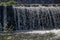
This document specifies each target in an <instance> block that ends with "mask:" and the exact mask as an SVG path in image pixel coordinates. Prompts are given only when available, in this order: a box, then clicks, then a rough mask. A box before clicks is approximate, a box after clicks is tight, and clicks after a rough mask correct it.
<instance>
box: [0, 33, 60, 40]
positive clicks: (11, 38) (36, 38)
mask: <svg viewBox="0 0 60 40" xmlns="http://www.w3.org/2000/svg"><path fill="white" fill-rule="evenodd" d="M55 36H56V35H55V34H54V33H48V34H24V33H17V34H11V35H0V40H60V37H57V38H56V37H55ZM2 37H3V39H2Z"/></svg>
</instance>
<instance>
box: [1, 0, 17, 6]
mask: <svg viewBox="0 0 60 40" xmlns="http://www.w3.org/2000/svg"><path fill="white" fill-rule="evenodd" d="M0 5H18V3H17V2H15V1H14V0H9V1H8V2H0Z"/></svg>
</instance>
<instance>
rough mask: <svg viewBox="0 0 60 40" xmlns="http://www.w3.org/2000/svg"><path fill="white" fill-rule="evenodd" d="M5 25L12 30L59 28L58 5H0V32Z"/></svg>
mask: <svg viewBox="0 0 60 40" xmlns="http://www.w3.org/2000/svg"><path fill="white" fill-rule="evenodd" d="M5 26H6V28H7V30H9V29H10V28H13V27H14V28H13V30H14V31H21V30H22V31H23V30H27V31H28V30H51V29H60V7H53V6H52V7H51V6H50V7H45V6H38V7H21V6H20V7H16V6H13V7H12V6H0V32H1V31H3V30H4V29H3V27H5ZM10 26H13V27H10Z"/></svg>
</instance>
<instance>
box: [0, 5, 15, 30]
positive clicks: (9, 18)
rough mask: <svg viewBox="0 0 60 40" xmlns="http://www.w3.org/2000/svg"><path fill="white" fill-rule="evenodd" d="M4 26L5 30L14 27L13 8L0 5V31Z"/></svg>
mask: <svg viewBox="0 0 60 40" xmlns="http://www.w3.org/2000/svg"><path fill="white" fill-rule="evenodd" d="M11 26H12V27H11ZM4 27H6V28H7V30H9V28H13V27H15V21H14V10H13V7H12V6H0V31H3V30H4V29H3V28H4ZM13 29H14V28H13ZM14 30H15V29H14Z"/></svg>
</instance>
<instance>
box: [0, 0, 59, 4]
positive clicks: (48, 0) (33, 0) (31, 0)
mask: <svg viewBox="0 0 60 40" xmlns="http://www.w3.org/2000/svg"><path fill="white" fill-rule="evenodd" d="M0 1H9V0H0ZM15 1H16V2H18V3H23V4H59V3H60V0H25V1H24V0H15Z"/></svg>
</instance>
